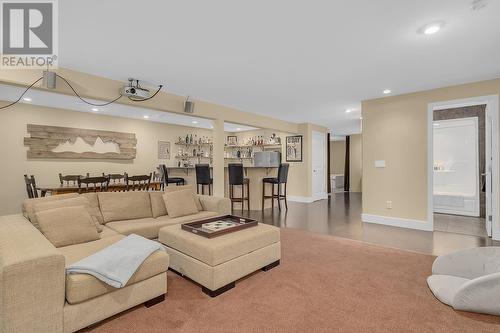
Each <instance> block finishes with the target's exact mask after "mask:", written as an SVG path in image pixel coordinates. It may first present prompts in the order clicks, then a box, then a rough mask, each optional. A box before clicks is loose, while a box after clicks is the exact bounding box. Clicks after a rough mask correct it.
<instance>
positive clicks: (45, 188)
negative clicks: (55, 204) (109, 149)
mask: <svg viewBox="0 0 500 333" xmlns="http://www.w3.org/2000/svg"><path fill="white" fill-rule="evenodd" d="M162 185H163V182H162V181H156V180H155V181H151V182H150V183H149V190H152V191H160V190H161V188H162ZM101 187H102V186H101V185H99V184H96V186H95V187H94V186H92V187H88V188H87V187H85V186H82V187H81V188H80V187H78V185H76V184H57V185H55V184H54V185H40V186H39V185H37V186H36V190H37V191H40V195H41V196H42V197H45V196H46V195H47V193H49V194H50V195H58V194H65V193H79V192H80V191H81V192H83V193H85V192H101ZM130 187H131V188H133V187H134V186H133V185H130ZM126 190H127V184H126V183H124V182H116V183H109V184H108V186H107V192H122V191H126Z"/></svg>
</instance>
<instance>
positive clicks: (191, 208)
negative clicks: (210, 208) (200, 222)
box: [163, 189, 199, 218]
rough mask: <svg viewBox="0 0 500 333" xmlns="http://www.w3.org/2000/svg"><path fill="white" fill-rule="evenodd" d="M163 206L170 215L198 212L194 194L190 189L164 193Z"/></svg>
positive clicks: (177, 215) (176, 215)
mask: <svg viewBox="0 0 500 333" xmlns="http://www.w3.org/2000/svg"><path fill="white" fill-rule="evenodd" d="M163 200H164V201H165V207H167V212H168V215H169V216H170V217H172V218H173V217H179V216H186V215H192V214H196V213H198V211H199V210H198V207H196V202H195V198H194V195H193V193H192V191H191V190H190V189H186V190H182V191H176V192H171V193H165V194H164V195H163Z"/></svg>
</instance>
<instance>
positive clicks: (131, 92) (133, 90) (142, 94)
mask: <svg viewBox="0 0 500 333" xmlns="http://www.w3.org/2000/svg"><path fill="white" fill-rule="evenodd" d="M128 82H129V84H128V85H126V86H125V87H122V88H121V89H120V94H121V95H122V96H126V97H129V98H130V97H133V98H138V99H145V98H149V97H150V96H151V94H150V92H149V90H148V89H146V88H142V87H141V85H140V84H139V80H136V79H128Z"/></svg>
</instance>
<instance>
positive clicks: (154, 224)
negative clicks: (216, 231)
mask: <svg viewBox="0 0 500 333" xmlns="http://www.w3.org/2000/svg"><path fill="white" fill-rule="evenodd" d="M217 215H218V214H217V213H216V212H206V211H203V212H198V213H196V214H193V215H188V216H182V217H176V218H170V217H169V216H161V217H158V218H156V219H154V218H145V219H138V220H126V221H114V222H109V223H107V224H106V226H107V227H109V228H111V229H113V230H114V231H116V232H118V233H120V234H122V235H130V234H136V235H139V236H142V237H145V238H149V239H155V238H158V231H159V230H160V229H161V228H163V227H165V226H169V225H174V224H180V223H187V222H193V221H197V220H202V219H208V218H210V217H214V216H217Z"/></svg>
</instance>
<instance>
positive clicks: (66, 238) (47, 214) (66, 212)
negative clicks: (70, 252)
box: [36, 206, 101, 247]
mask: <svg viewBox="0 0 500 333" xmlns="http://www.w3.org/2000/svg"><path fill="white" fill-rule="evenodd" d="M36 218H37V220H38V224H39V225H40V229H41V231H42V233H43V234H44V235H45V237H47V239H48V240H49V241H50V242H51V243H52V244H53V245H54V246H55V247H63V246H68V245H74V244H80V243H86V242H91V241H94V240H98V239H100V238H101V236H99V233H97V230H96V228H95V225H94V222H93V221H92V217H91V216H90V214H89V212H88V211H87V209H85V207H84V206H75V207H61V208H55V209H48V210H44V211H39V212H36Z"/></svg>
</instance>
